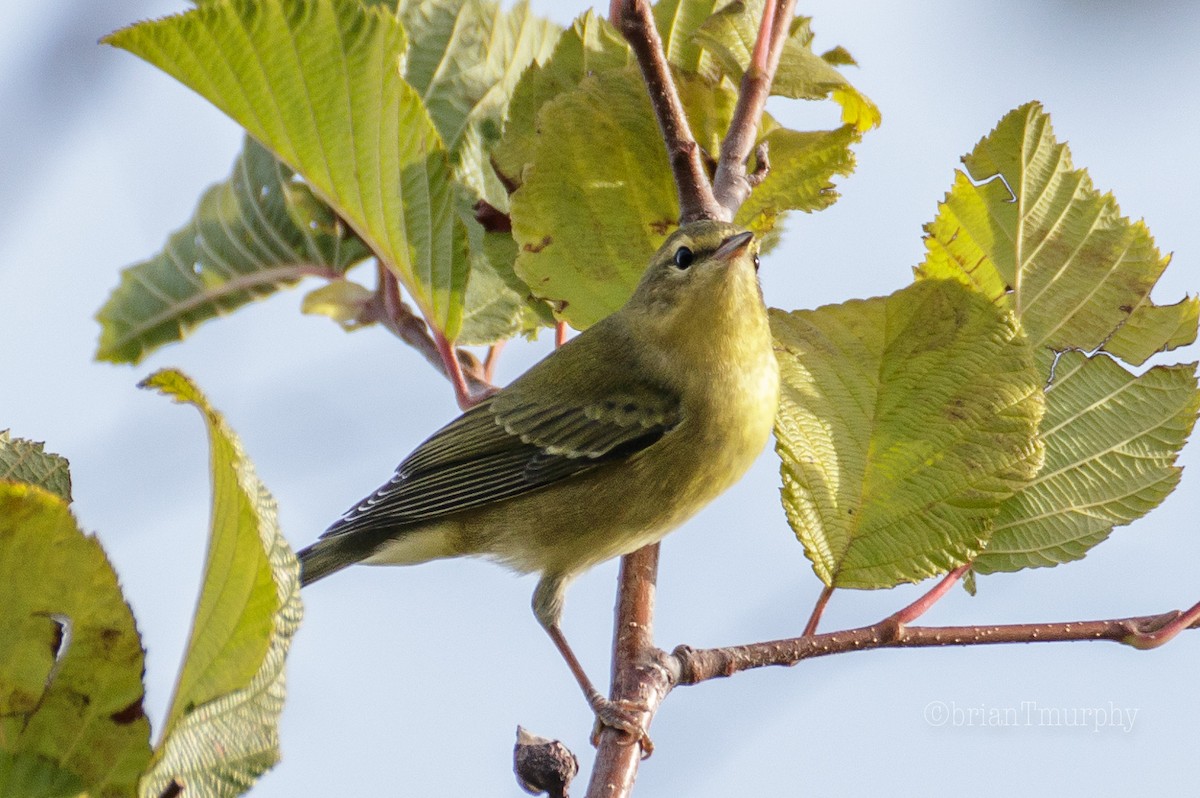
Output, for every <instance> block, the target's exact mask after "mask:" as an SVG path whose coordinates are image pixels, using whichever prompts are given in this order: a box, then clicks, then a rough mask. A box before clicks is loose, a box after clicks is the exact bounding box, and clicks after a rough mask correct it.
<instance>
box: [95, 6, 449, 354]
mask: <svg viewBox="0 0 1200 798" xmlns="http://www.w3.org/2000/svg"><path fill="white" fill-rule="evenodd" d="M105 41H106V42H108V43H109V44H112V45H114V46H117V47H121V48H123V49H126V50H129V51H130V52H132V53H134V54H135V55H138V56H140V57H142V58H144V59H146V60H147V61H149V62H150V63H152V64H154V65H155V66H157V67H159V68H160V69H162V70H164V71H165V72H167V73H169V74H171V75H172V76H174V77H175V78H177V79H178V80H180V81H182V82H183V83H184V84H186V85H187V86H189V87H191V88H192V89H194V90H195V91H197V92H199V93H200V94H201V95H203V96H204V97H205V98H206V99H208V100H209V101H210V102H212V103H213V104H214V105H216V106H217V107H218V108H220V109H221V110H222V111H224V112H225V113H227V114H228V115H229V116H230V117H232V118H233V119H234V120H235V121H237V122H238V123H239V124H240V125H242V126H243V127H245V128H246V130H247V131H248V132H249V133H250V135H252V136H254V138H256V139H258V140H259V141H260V142H262V143H263V145H264V146H266V147H267V148H268V149H270V150H271V151H272V152H273V153H274V154H275V155H276V156H278V157H279V158H280V159H281V160H282V161H283V162H284V163H286V164H288V165H289V166H290V167H291V168H293V169H295V170H296V172H298V173H299V174H300V175H302V176H303V177H304V179H305V181H306V182H307V183H308V185H309V186H311V187H312V189H313V191H315V192H316V194H317V196H319V197H320V198H321V200H323V201H324V202H326V203H328V204H329V205H330V206H332V207H333V208H334V210H335V211H336V212H337V214H338V216H339V217H341V218H342V219H345V220H346V222H347V223H348V224H349V225H350V227H351V228H353V230H354V231H355V232H356V233H357V234H358V236H359V237H360V238H361V239H362V240H363V241H364V242H365V243H366V244H367V246H368V247H369V248H370V250H371V251H372V252H373V253H375V254H376V255H377V256H378V257H379V258H380V259H381V260H382V261H383V262H384V263H386V264H387V266H388V268H390V269H392V270H393V271H394V272H395V274H396V276H397V278H398V279H399V280H400V282H401V283H402V284H403V285H404V286H405V288H406V289H407V290H408V292H409V293H410V294H411V295H412V296H413V298H414V299H415V300H416V302H417V305H418V306H419V307H420V308H421V312H422V313H423V314H424V315H425V318H426V319H427V320H428V321H429V322H430V323H431V324H433V325H434V326H435V327H437V328H438V329H439V330H441V331H443V332H444V333H445V335H446V336H447V337H448V338H454V337H455V335H457V333H458V329H459V326H460V324H461V322H462V303H463V293H464V292H465V290H466V283H467V269H468V263H467V251H466V248H467V243H466V231H465V230H464V229H463V226H462V223H461V221H460V220H459V219H458V217H457V215H456V214H455V212H454V184H453V180H452V175H451V167H450V162H449V155H448V152H447V150H446V146H445V144H444V143H443V142H442V139H441V136H440V135H439V133H438V130H437V128H436V127H435V126H434V124H433V122H432V121H431V120H430V118H429V114H428V113H427V112H426V110H425V107H424V105H423V104H422V102H421V97H420V94H419V93H418V92H417V90H416V89H414V88H413V87H412V86H410V85H409V84H408V83H407V82H405V80H404V79H403V78H402V77H401V74H400V68H401V62H402V59H403V56H404V53H405V49H406V46H407V40H406V37H405V35H404V30H403V28H402V27H401V25H400V22H399V20H398V19H397V18H396V16H395V14H394V13H392V12H391V11H389V10H388V9H387V8H385V7H381V6H373V7H371V8H364V7H363V5H362V4H361V3H359V2H357V0H307V1H306V2H300V3H288V2H283V0H212V2H206V3H204V4H202V5H201V6H199V7H198V8H196V9H193V10H192V11H188V12H187V13H184V14H179V15H176V16H172V17H167V18H165V19H160V20H154V21H150V22H142V23H139V24H137V25H133V26H131V27H129V28H125V29H123V30H120V31H117V32H116V33H114V34H111V35H110V36H108V37H107V38H106V39H105Z"/></svg>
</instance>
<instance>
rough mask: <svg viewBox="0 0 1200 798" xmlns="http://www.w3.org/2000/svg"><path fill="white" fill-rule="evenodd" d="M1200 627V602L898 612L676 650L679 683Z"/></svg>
mask: <svg viewBox="0 0 1200 798" xmlns="http://www.w3.org/2000/svg"><path fill="white" fill-rule="evenodd" d="M1197 627H1200V604H1198V605H1196V606H1195V607H1192V608H1191V609H1190V610H1188V611H1187V612H1179V611H1178V610H1172V611H1171V612H1164V613H1162V614H1160V615H1143V616H1139V617H1136V618H1117V619H1114V620H1107V621H1077V622H1067V623H1014V624H1001V625H996V626H906V625H904V624H902V623H898V622H897V621H896V616H895V615H892V616H889V617H887V618H884V619H883V620H882V621H880V622H879V623H876V624H872V625H871V626H863V627H859V628H858V629H846V630H844V631H841V632H827V633H826V634H820V635H812V636H808V637H793V638H790V639H788V640H772V641H770V642H767V643H751V644H750V645H745V646H729V647H725V648H709V649H691V648H688V647H687V646H680V647H679V648H677V649H675V651H673V652H672V653H671V657H672V659H674V663H673V664H672V668H673V669H675V674H676V677H675V678H676V681H675V683H676V684H679V685H685V684H699V683H700V682H703V681H707V680H709V679H715V678H717V677H721V676H732V675H733V674H735V673H738V672H739V671H745V670H750V669H752V668H763V667H766V666H768V665H795V664H796V663H798V662H801V661H802V660H806V659H812V658H814V657H824V656H827V655H830V654H844V653H846V652H848V651H867V650H870V649H875V648H924V647H929V646H975V645H995V644H998V643H1054V642H1067V641H1074V640H1110V641H1113V642H1116V643H1124V644H1125V645H1129V646H1133V647H1134V648H1139V649H1146V648H1156V647H1158V646H1160V645H1162V644H1163V643H1166V642H1167V641H1168V640H1170V639H1171V638H1172V637H1174V636H1175V635H1176V634H1178V633H1179V632H1181V631H1183V630H1184V629H1195V628H1197Z"/></svg>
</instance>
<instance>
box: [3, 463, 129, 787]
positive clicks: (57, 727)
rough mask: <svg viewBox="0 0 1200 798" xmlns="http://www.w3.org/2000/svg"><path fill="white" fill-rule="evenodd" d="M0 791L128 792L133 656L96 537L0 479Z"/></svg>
mask: <svg viewBox="0 0 1200 798" xmlns="http://www.w3.org/2000/svg"><path fill="white" fill-rule="evenodd" d="M0 585H4V600H3V601H0V795H13V796H17V795H19V796H22V798H53V797H55V796H66V795H85V794H86V795H92V796H102V797H103V798H115V797H116V796H128V795H132V794H133V791H134V788H135V786H136V784H137V781H138V777H139V775H140V774H141V773H142V770H143V769H144V768H145V766H146V763H147V762H148V761H149V759H150V723H149V722H148V721H147V720H146V715H145V713H144V712H143V711H142V699H143V693H144V690H143V686H142V668H143V665H144V654H143V652H142V645H141V639H140V637H139V636H138V632H137V628H136V626H135V625H134V621H133V613H132V612H130V610H129V605H128V604H126V603H125V598H124V597H123V596H122V595H121V588H120V586H119V585H118V584H117V575H116V574H115V573H114V572H113V569H112V566H111V565H110V564H109V562H108V558H107V557H105V555H104V550H103V549H102V548H101V547H100V543H99V542H98V541H97V540H96V539H95V538H94V537H92V536H90V535H85V534H83V532H81V531H80V529H79V526H78V524H77V523H76V521H75V519H74V518H73V517H72V516H71V512H70V511H69V510H68V509H67V504H66V502H65V501H63V499H62V498H60V497H58V496H55V495H54V494H51V493H48V492H46V491H44V490H41V489H40V488H37V487H34V486H32V485H24V484H13V483H3V482H0Z"/></svg>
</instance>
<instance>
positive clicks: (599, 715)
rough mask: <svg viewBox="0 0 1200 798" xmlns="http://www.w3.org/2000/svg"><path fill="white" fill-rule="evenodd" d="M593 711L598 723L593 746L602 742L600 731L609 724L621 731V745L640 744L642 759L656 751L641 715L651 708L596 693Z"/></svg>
mask: <svg viewBox="0 0 1200 798" xmlns="http://www.w3.org/2000/svg"><path fill="white" fill-rule="evenodd" d="M590 703H591V705H592V711H593V712H595V713H596V725H595V726H594V727H593V729H592V746H593V747H595V746H598V745H599V744H600V732H601V731H603V730H604V727H605V726H607V727H609V728H610V729H615V730H617V731H618V732H620V733H621V735H622V736H621V739H620V740H619V741H618V742H619V743H620V744H621V745H634V744H635V743H636V744H640V745H641V747H642V759H649V758H650V755H651V754H653V753H654V742H653V741H652V740H651V739H650V735H649V734H648V733H647V732H646V726H645V724H644V723H643V722H642V719H641V717H639V716H640V715H642V714H643V713H645V712H648V711H649V710H648V709H647V708H646V707H644V706H642V705H640V704H638V703H636V702H633V701H610V700H608V699H607V698H605V697H603V696H601V695H599V694H596V695H594V696H591V701H590Z"/></svg>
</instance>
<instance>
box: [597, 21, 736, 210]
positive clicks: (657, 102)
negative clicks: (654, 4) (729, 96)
mask: <svg viewBox="0 0 1200 798" xmlns="http://www.w3.org/2000/svg"><path fill="white" fill-rule="evenodd" d="M609 21H610V22H612V24H613V25H615V26H616V27H617V29H618V30H619V31H621V33H622V35H624V37H625V40H626V41H628V42H629V46H630V47H631V48H632V49H633V53H634V55H635V56H636V57H637V62H638V66H639V67H641V70H642V78H643V79H644V80H645V81H646V89H647V91H649V93H650V104H651V106H653V108H654V116H655V118H656V119H657V120H658V129H659V131H660V132H661V133H662V137H663V142H664V143H665V144H666V145H667V158H668V160H669V161H670V163H671V173H672V174H673V175H674V177H675V188H676V191H677V192H678V194H679V221H680V224H686V223H688V222H694V221H696V220H697V219H723V220H726V221H728V220H730V219H732V218H733V214H732V212H730V211H727V210H726V208H724V207H722V204H721V203H718V202H717V199H716V197H715V196H714V195H713V189H712V184H711V183H709V180H708V175H707V174H705V171H704V163H703V160H702V158H701V155H700V145H698V144H697V143H696V139H695V137H693V136H692V130H691V128H690V127H689V126H688V121H687V117H686V116H685V115H684V112H683V103H682V102H681V101H680V99H679V91H678V90H677V89H676V88H675V80H674V78H672V77H671V68H670V67H669V66H668V64H667V57H666V55H665V54H664V53H663V46H662V39H660V38H659V36H658V29H657V28H655V26H654V18H653V16H652V15H651V12H650V4H649V3H648V2H647V0H611V3H610V5H609ZM746 151H747V153H748V152H749V149H748V148H747V150H746Z"/></svg>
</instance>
